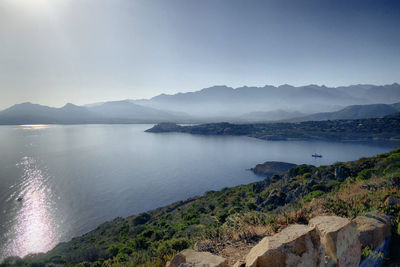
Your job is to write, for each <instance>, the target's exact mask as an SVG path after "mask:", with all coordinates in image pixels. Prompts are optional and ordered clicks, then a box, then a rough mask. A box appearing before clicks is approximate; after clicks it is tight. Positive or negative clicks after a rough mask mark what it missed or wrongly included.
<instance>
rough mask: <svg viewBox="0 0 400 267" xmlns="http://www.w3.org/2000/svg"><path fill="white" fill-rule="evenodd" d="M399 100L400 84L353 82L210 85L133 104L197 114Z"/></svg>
mask: <svg viewBox="0 0 400 267" xmlns="http://www.w3.org/2000/svg"><path fill="white" fill-rule="evenodd" d="M395 99H400V85H399V84H397V83H394V84H391V85H383V86H376V85H352V86H347V87H326V86H318V85H307V86H299V87H294V86H291V85H281V86H278V87H275V86H269V85H266V86H264V87H247V86H244V87H239V88H236V89H234V88H232V87H227V86H213V87H209V88H204V89H202V90H199V91H195V92H188V93H178V94H173V95H166V94H161V95H159V96H156V97H153V98H151V99H147V100H146V99H142V100H134V101H133V102H134V103H137V104H140V105H145V106H149V107H153V108H158V109H163V110H174V111H180V112H185V113H188V114H190V115H193V116H200V117H213V116H219V117H224V116H225V117H226V116H234V117H235V116H240V115H242V114H245V113H249V112H266V111H273V110H286V111H300V112H303V113H315V112H321V111H324V112H326V111H335V110H337V107H338V106H340V107H343V106H348V105H363V104H374V103H383V104H390V103H393V100H395Z"/></svg>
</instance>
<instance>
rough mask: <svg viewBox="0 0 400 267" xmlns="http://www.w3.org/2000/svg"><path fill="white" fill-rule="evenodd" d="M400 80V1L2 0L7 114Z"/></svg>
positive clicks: (0, 86) (1, 95)
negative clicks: (27, 107) (182, 94)
mask: <svg viewBox="0 0 400 267" xmlns="http://www.w3.org/2000/svg"><path fill="white" fill-rule="evenodd" d="M399 77H400V1H398V0H393V1H385V0H375V1H370V0H360V1H354V0H343V1H341V0H329V1H328V0H314V1H310V0H292V1H289V0H288V1H285V0H276V1H272V0H271V1H268V0H264V1H256V0H240V1H239V0H0V109H2V108H6V107H8V106H10V105H12V104H15V103H19V102H25V101H31V102H34V103H41V104H46V105H51V106H62V105H64V104H65V103H66V102H72V103H75V104H85V103H91V102H97V101H103V100H117V99H126V98H145V97H146V98H147V97H151V96H154V95H157V94H159V93H175V92H179V91H193V90H198V89H201V88H204V87H209V86H212V85H216V84H218V85H221V84H226V85H228V86H233V87H238V86H242V85H256V86H263V85H265V84H272V85H279V84H283V83H289V84H293V85H304V84H310V83H314V84H325V85H328V86H337V85H348V84H355V83H374V84H388V83H393V82H399Z"/></svg>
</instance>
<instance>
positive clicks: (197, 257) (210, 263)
mask: <svg viewBox="0 0 400 267" xmlns="http://www.w3.org/2000/svg"><path fill="white" fill-rule="evenodd" d="M166 266H167V267H204V266H207V267H228V262H227V260H226V259H224V258H222V257H220V256H217V255H213V254H211V253H209V252H197V251H194V250H193V249H185V250H183V251H181V252H179V253H178V254H176V255H175V257H173V259H172V260H171V261H170V262H168V263H167V265H166Z"/></svg>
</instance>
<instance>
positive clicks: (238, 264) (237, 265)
mask: <svg viewBox="0 0 400 267" xmlns="http://www.w3.org/2000/svg"><path fill="white" fill-rule="evenodd" d="M245 266H246V263H245V262H244V261H242V260H238V261H237V262H235V264H234V265H233V266H232V267H245Z"/></svg>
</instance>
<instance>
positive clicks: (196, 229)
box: [2, 148, 400, 266]
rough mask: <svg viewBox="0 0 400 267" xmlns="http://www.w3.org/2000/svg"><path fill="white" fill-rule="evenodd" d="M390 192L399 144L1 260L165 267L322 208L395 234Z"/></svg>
mask: <svg viewBox="0 0 400 267" xmlns="http://www.w3.org/2000/svg"><path fill="white" fill-rule="evenodd" d="M389 196H393V197H400V148H398V149H396V150H394V151H392V152H390V153H385V154H381V155H378V156H376V157H372V158H361V159H359V160H357V161H352V162H345V163H342V162H339V163H336V164H333V165H329V166H320V167H314V166H311V165H298V166H296V167H294V168H292V169H290V170H289V171H288V172H286V173H284V174H282V175H274V176H273V177H272V178H271V179H266V180H263V181H260V182H255V183H251V184H248V185H241V186H236V187H232V188H225V189H222V190H219V191H210V192H207V193H205V194H204V195H202V196H198V197H194V198H191V199H188V200H185V201H180V202H177V203H174V204H171V205H168V206H166V207H163V208H159V209H156V210H152V211H149V212H145V213H142V214H139V215H135V216H131V217H128V218H116V219H115V220H113V221H111V222H107V223H104V224H102V225H100V226H99V227H98V228H97V229H95V230H93V231H91V232H89V233H87V234H85V235H83V236H80V237H77V238H74V239H72V240H71V241H70V242H67V243H61V244H59V245H58V246H56V247H55V248H54V249H53V250H51V251H50V252H48V253H45V254H36V255H28V256H26V257H24V258H23V259H20V258H17V257H11V258H8V259H6V260H5V261H4V262H3V264H2V266H9V265H13V264H18V265H34V266H45V265H54V264H79V265H81V266H103V265H104V266H111V265H118V266H121V265H130V266H132V265H133V266H136V265H141V264H143V265H144V266H163V264H164V263H165V262H166V261H167V260H168V259H170V258H171V256H172V255H174V254H175V253H176V252H178V251H180V250H183V249H185V248H188V247H191V246H193V245H194V244H195V242H196V241H203V242H204V240H207V244H208V245H207V246H208V247H207V250H208V251H211V252H213V253H216V254H221V253H227V252H226V250H224V251H225V252H223V249H224V248H226V247H227V246H234V244H237V245H236V247H240V246H252V244H255V243H256V242H257V241H258V240H260V239H261V238H262V237H264V236H266V235H271V234H273V233H275V232H278V231H280V230H281V229H283V228H284V227H286V226H287V225H288V224H291V223H294V222H296V223H307V222H308V220H309V219H310V218H311V217H314V216H316V215H320V214H336V215H339V216H343V217H348V218H354V217H356V216H358V215H361V214H364V213H366V212H370V211H376V210H378V211H381V212H383V213H385V214H388V215H391V216H393V224H394V225H395V227H393V228H394V229H395V231H397V234H398V231H400V224H399V222H400V214H399V211H400V209H399V205H397V206H390V205H387V203H385V201H386V200H387V199H388V197H389ZM395 240H396V237H395ZM228 254H229V253H228ZM224 256H225V257H227V258H229V257H230V255H224ZM232 257H233V256H232Z"/></svg>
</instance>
